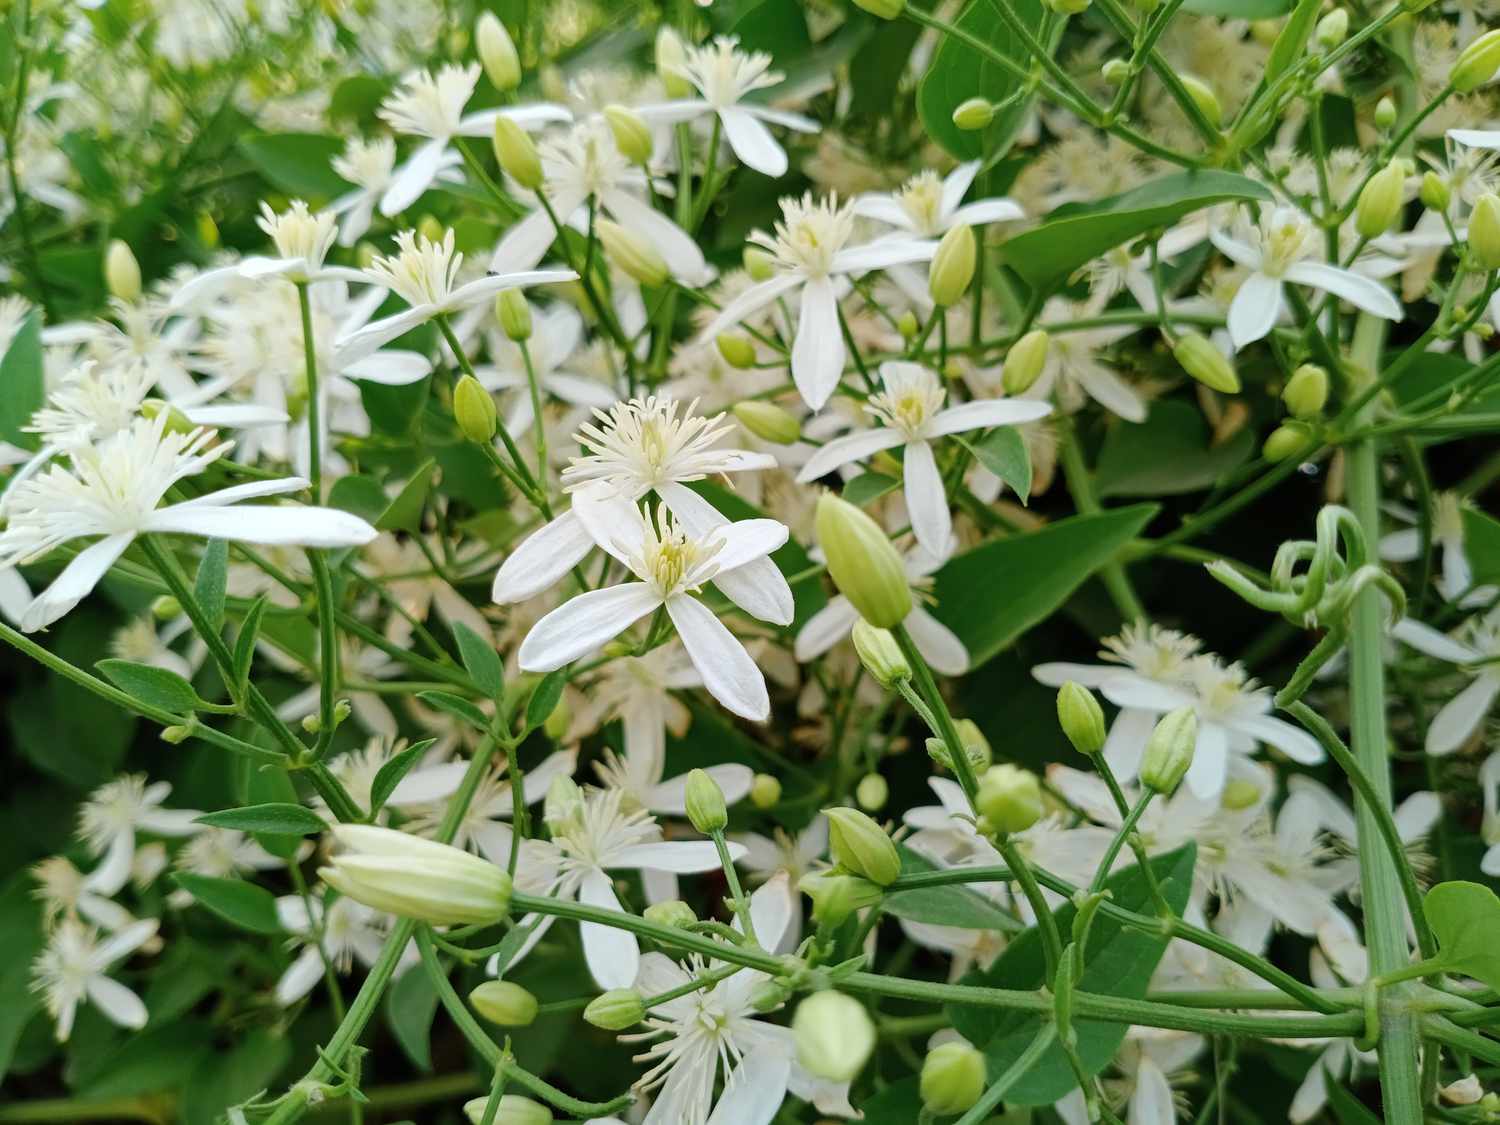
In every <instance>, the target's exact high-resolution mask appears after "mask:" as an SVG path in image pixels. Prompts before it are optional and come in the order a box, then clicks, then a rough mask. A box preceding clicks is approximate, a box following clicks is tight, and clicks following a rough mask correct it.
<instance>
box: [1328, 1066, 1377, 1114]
mask: <svg viewBox="0 0 1500 1125" xmlns="http://www.w3.org/2000/svg"><path fill="white" fill-rule="evenodd" d="M1319 1065H1321V1064H1319ZM1323 1085H1324V1086H1325V1087H1326V1088H1327V1090H1328V1108H1330V1109H1331V1110H1333V1115H1334V1116H1335V1117H1337V1118H1338V1119H1339V1125H1380V1118H1378V1117H1376V1116H1375V1115H1374V1114H1373V1113H1371V1112H1370V1111H1369V1110H1368V1109H1366V1108H1365V1107H1364V1105H1363V1104H1361V1103H1360V1102H1359V1100H1358V1099H1356V1098H1355V1096H1354V1095H1353V1094H1351V1093H1350V1092H1349V1091H1348V1090H1346V1089H1344V1087H1343V1086H1342V1085H1341V1084H1340V1083H1339V1080H1338V1079H1337V1078H1335V1077H1334V1076H1333V1075H1331V1074H1329V1073H1328V1068H1327V1067H1324V1068H1323Z"/></svg>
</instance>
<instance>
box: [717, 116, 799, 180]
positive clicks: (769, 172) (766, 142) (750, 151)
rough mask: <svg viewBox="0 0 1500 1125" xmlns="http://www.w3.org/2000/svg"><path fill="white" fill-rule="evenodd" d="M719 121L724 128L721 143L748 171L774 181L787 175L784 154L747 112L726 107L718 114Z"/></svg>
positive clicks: (768, 132) (767, 130)
mask: <svg viewBox="0 0 1500 1125" xmlns="http://www.w3.org/2000/svg"><path fill="white" fill-rule="evenodd" d="M719 120H720V121H721V122H723V124H724V139H725V140H727V141H728V142H729V147H730V148H732V149H733V150H734V154H735V155H736V156H738V157H739V158H740V160H741V161H742V162H743V163H744V164H745V165H746V166H747V167H750V168H754V169H755V170H756V171H757V172H759V173H761V175H764V176H770V177H771V178H773V179H776V178H779V177H781V176H784V175H786V151H785V150H784V149H783V148H782V147H781V146H780V145H779V144H777V143H776V138H775V137H773V136H771V131H770V130H769V129H767V128H766V127H765V126H764V125H762V124H761V123H760V122H759V121H757V120H756V119H755V118H754V117H753V116H751V114H750V113H749V112H747V111H746V110H743V109H740V108H739V107H737V106H726V107H725V108H723V109H721V110H719Z"/></svg>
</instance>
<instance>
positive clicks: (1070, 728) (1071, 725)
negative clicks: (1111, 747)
mask: <svg viewBox="0 0 1500 1125" xmlns="http://www.w3.org/2000/svg"><path fill="white" fill-rule="evenodd" d="M1057 722H1058V725H1059V726H1061V727H1062V731H1063V734H1065V735H1067V736H1068V741H1069V742H1071V743H1072V744H1073V749H1075V750H1077V751H1078V752H1079V753H1080V754H1097V753H1099V751H1101V750H1103V749H1104V738H1105V733H1106V732H1105V729H1104V708H1103V707H1101V706H1099V700H1098V698H1097V697H1096V696H1095V695H1094V693H1093V692H1091V691H1089V689H1088V688H1086V687H1084V686H1083V685H1082V684H1080V683H1078V682H1077V681H1076V680H1069V681H1068V682H1067V683H1065V684H1063V686H1062V687H1060V688H1058V690H1057Z"/></svg>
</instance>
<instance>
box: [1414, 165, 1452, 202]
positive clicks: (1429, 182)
mask: <svg viewBox="0 0 1500 1125" xmlns="http://www.w3.org/2000/svg"><path fill="white" fill-rule="evenodd" d="M1417 197H1418V198H1419V199H1421V201H1422V206H1423V207H1426V208H1427V209H1428V210H1430V211H1446V210H1448V204H1449V203H1450V202H1452V200H1453V193H1452V192H1451V191H1449V190H1448V183H1447V181H1446V180H1444V179H1443V177H1441V176H1439V175H1438V174H1437V173H1436V172H1428V173H1426V174H1425V175H1424V176H1423V177H1422V186H1421V187H1420V188H1419V189H1418V190H1417Z"/></svg>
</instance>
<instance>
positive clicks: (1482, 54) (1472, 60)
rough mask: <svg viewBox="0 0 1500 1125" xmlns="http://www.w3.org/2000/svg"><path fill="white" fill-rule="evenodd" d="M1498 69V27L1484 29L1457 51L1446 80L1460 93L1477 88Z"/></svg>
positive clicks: (1499, 64) (1499, 36)
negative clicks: (1488, 29)
mask: <svg viewBox="0 0 1500 1125" xmlns="http://www.w3.org/2000/svg"><path fill="white" fill-rule="evenodd" d="M1496 70H1500V29H1497V30H1495V31H1486V32H1485V33H1484V34H1483V35H1481V36H1480V37H1479V38H1478V39H1475V40H1474V41H1473V42H1471V43H1470V44H1469V45H1468V46H1467V47H1465V48H1464V49H1463V50H1462V51H1460V52H1459V55H1458V59H1457V61H1455V62H1454V64H1453V69H1452V70H1451V71H1450V72H1449V74H1448V81H1449V82H1451V83H1452V84H1453V88H1454V89H1455V90H1457V91H1458V92H1459V93H1460V94H1468V93H1471V92H1472V91H1474V90H1477V89H1479V87H1481V86H1483V85H1484V84H1485V83H1487V82H1488V81H1489V80H1490V79H1491V78H1493V77H1495V71H1496Z"/></svg>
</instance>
